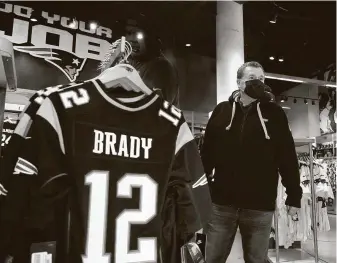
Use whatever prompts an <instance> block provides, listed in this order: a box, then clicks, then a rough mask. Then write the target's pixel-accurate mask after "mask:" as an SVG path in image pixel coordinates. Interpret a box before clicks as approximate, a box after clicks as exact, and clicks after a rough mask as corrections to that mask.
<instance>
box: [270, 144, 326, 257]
mask: <svg viewBox="0 0 337 263" xmlns="http://www.w3.org/2000/svg"><path fill="white" fill-rule="evenodd" d="M313 143H314V139H297V140H295V145H296V146H297V147H300V146H304V145H307V146H309V153H308V152H301V153H298V154H297V155H298V160H299V164H300V165H299V169H300V180H301V187H302V191H303V196H302V200H301V209H300V212H299V213H298V214H297V215H295V216H290V215H288V213H287V212H288V211H287V206H286V205H285V201H284V199H285V197H286V193H285V189H284V187H283V186H282V183H281V180H279V184H278V195H277V205H276V211H275V215H274V220H273V228H274V230H275V231H274V232H275V235H274V234H272V235H271V236H273V237H274V238H275V243H276V257H275V258H274V257H273V258H270V256H269V259H270V260H271V261H272V262H277V263H278V262H280V247H281V246H282V247H284V248H286V249H287V248H290V247H291V246H292V244H293V243H294V242H295V241H301V242H304V241H306V240H308V239H309V238H310V239H313V242H314V259H315V262H316V263H318V260H319V259H318V240H317V232H318V231H319V229H318V228H319V225H321V227H320V230H323V231H329V230H330V226H329V221H328V217H327V210H326V209H324V208H322V206H323V204H322V203H323V201H321V199H320V198H316V195H321V196H329V194H331V192H332V190H331V191H329V185H328V182H327V180H326V179H327V178H326V177H325V175H324V170H323V171H322V173H321V169H320V166H319V165H318V163H317V162H316V161H315V160H314V158H313V150H312V148H313V147H312V144H313ZM314 163H315V166H314ZM314 175H316V177H315V176H314ZM321 175H322V179H321ZM323 179H324V182H323ZM330 189H331V187H330ZM313 200H316V201H313ZM320 202H322V203H320ZM319 206H321V208H318V207H319Z"/></svg>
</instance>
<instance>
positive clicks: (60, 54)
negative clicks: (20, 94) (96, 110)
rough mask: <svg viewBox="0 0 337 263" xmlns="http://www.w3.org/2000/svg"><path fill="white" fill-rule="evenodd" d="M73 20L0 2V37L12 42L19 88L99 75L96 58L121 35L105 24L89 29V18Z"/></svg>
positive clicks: (36, 87)
mask: <svg viewBox="0 0 337 263" xmlns="http://www.w3.org/2000/svg"><path fill="white" fill-rule="evenodd" d="M33 18H34V19H33ZM36 20H37V21H36ZM72 22H73V18H69V17H65V16H61V15H58V14H54V13H52V12H47V11H41V12H39V11H34V10H33V9H32V8H30V7H27V6H22V5H15V4H11V3H3V2H2V3H0V37H4V38H6V39H8V40H10V41H11V42H12V43H13V46H14V50H15V62H16V63H15V64H16V70H17V79H18V88H21V89H33V90H38V89H41V88H43V87H46V86H52V85H56V84H66V83H68V82H69V81H70V82H73V81H76V80H85V79H90V78H92V77H94V76H97V75H98V71H97V67H98V63H99V61H101V60H102V59H103V57H104V55H105V53H106V52H107V50H108V48H109V45H110V43H112V42H114V41H115V40H116V39H117V38H119V37H121V36H115V35H114V34H113V32H112V30H111V29H110V28H107V27H104V26H100V25H99V26H98V27H97V28H96V29H91V28H90V23H89V22H84V21H77V23H76V24H75V27H74V26H73V25H72ZM126 37H127V39H128V36H126ZM128 40H129V39H128Z"/></svg>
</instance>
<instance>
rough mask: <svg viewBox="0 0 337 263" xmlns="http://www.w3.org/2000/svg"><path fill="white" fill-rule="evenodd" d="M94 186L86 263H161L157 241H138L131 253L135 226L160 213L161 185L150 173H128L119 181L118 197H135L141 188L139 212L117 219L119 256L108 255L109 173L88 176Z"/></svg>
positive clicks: (89, 216) (132, 210)
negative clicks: (131, 240) (158, 260)
mask: <svg viewBox="0 0 337 263" xmlns="http://www.w3.org/2000/svg"><path fill="white" fill-rule="evenodd" d="M85 184H86V185H88V186H90V198H89V211H88V232H87V240H86V253H85V255H83V256H82V259H83V263H141V262H144V263H145V262H146V263H151V262H157V239H156V238H155V237H153V238H149V237H147V238H138V250H137V251H130V238H131V224H144V225H145V224H147V223H148V222H149V221H150V220H151V219H152V218H153V217H154V216H156V214H157V191H158V185H157V183H156V182H155V181H154V180H153V179H152V178H151V177H150V176H149V175H147V174H128V173H127V174H125V175H124V176H123V177H122V178H121V179H119V181H118V182H117V196H116V197H117V198H132V189H133V188H135V187H138V188H140V200H139V209H130V210H127V209H126V210H124V211H123V212H121V213H120V214H119V215H118V217H117V218H116V224H115V225H116V229H115V240H114V244H115V249H114V250H115V255H114V261H111V255H110V254H108V253H105V252H104V250H105V243H106V234H107V213H108V200H109V172H108V171H92V172H90V173H88V174H87V175H86V176H85Z"/></svg>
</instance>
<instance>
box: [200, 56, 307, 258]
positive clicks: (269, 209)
mask: <svg viewBox="0 0 337 263" xmlns="http://www.w3.org/2000/svg"><path fill="white" fill-rule="evenodd" d="M264 79H265V75H264V71H263V68H262V66H261V65H260V64H259V63H257V62H248V63H245V64H243V65H242V66H241V67H240V68H239V69H238V72H237V84H238V88H239V89H238V90H237V91H235V92H233V94H232V96H231V97H230V98H229V101H226V102H221V103H220V104H218V105H217V106H216V108H215V109H214V111H213V114H212V116H211V118H210V120H209V122H208V125H207V128H206V132H205V138H204V143H203V146H202V150H201V156H202V160H203V164H204V169H205V173H206V176H207V179H208V182H209V185H210V189H211V195H212V201H213V214H212V216H211V220H210V221H209V224H208V227H207V229H206V234H207V247H206V261H207V263H225V262H226V260H227V258H228V256H229V254H230V251H231V248H232V245H233V241H234V239H235V235H236V232H237V229H238V227H239V229H240V233H241V237H242V247H243V254H244V260H245V262H246V263H266V262H268V260H267V253H268V246H269V236H270V231H271V224H272V218H273V213H274V210H275V202H276V197H277V185H278V179H279V175H280V176H281V178H282V184H283V185H284V186H285V188H286V193H287V200H286V205H287V207H288V213H289V215H290V216H293V217H294V218H295V217H296V214H297V212H298V210H299V208H300V207H301V198H302V188H301V186H300V176H299V167H298V161H297V155H296V152H295V145H294V140H293V138H292V135H291V132H290V129H289V125H288V121H287V117H286V115H285V113H284V111H283V109H282V108H281V107H280V106H279V105H277V104H276V103H275V102H274V101H273V95H272V93H271V89H270V88H269V87H268V86H267V85H265V84H264ZM213 172H214V174H213Z"/></svg>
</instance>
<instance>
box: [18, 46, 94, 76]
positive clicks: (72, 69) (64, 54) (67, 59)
mask: <svg viewBox="0 0 337 263" xmlns="http://www.w3.org/2000/svg"><path fill="white" fill-rule="evenodd" d="M14 50H17V51H20V52H24V53H28V54H30V55H31V56H33V57H37V58H43V59H44V60H45V61H47V62H49V63H50V64H52V65H54V66H55V67H57V68H58V69H59V70H61V71H62V72H63V74H65V75H66V76H67V78H68V79H69V80H70V82H74V81H76V79H77V77H78V76H79V74H80V72H81V71H82V69H83V67H84V64H85V62H86V60H87V59H86V58H80V57H78V56H77V55H76V54H75V53H72V52H68V51H64V50H61V49H57V48H38V47H34V46H15V47H14Z"/></svg>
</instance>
